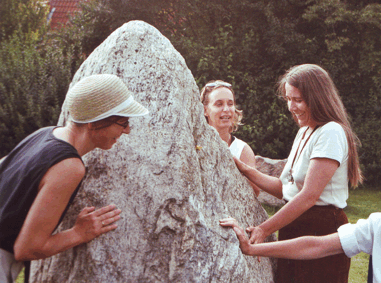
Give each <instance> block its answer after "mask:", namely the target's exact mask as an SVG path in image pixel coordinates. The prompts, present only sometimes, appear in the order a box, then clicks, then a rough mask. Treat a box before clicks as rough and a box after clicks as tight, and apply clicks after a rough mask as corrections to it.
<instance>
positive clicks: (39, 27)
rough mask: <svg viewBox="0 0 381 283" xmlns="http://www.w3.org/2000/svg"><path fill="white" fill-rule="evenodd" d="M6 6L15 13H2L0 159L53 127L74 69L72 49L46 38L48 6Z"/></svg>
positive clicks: (35, 3) (17, 3)
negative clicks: (9, 23) (26, 139)
mask: <svg viewBox="0 0 381 283" xmlns="http://www.w3.org/2000/svg"><path fill="white" fill-rule="evenodd" d="M12 2H13V1H11V2H9V3H7V2H6V5H8V6H9V5H11V6H12V7H13V8H14V9H16V7H17V9H16V10H11V11H10V13H11V14H12V15H8V14H6V13H5V12H4V10H1V13H2V15H6V18H8V19H10V18H11V17H13V20H14V21H15V23H17V24H16V25H14V26H12V28H13V29H12V28H11V27H7V26H6V25H5V23H4V22H1V29H2V31H3V32H2V40H1V42H0V141H1V145H2V146H1V149H0V155H1V156H3V155H6V154H7V153H8V152H9V151H10V150H11V149H12V148H13V147H14V146H15V145H16V144H17V143H18V142H19V141H20V140H22V139H23V138H24V137H25V136H27V135H28V134H30V133H32V132H33V131H35V130H37V129H38V128H40V127H43V126H47V125H55V124H56V123H57V120H58V116H59V114H60V109H61V105H62V102H63V100H64V98H65V94H66V91H67V88H68V86H69V84H70V81H71V78H72V76H73V74H74V71H75V70H76V69H77V68H78V64H77V62H76V61H75V58H74V57H73V56H72V54H73V47H72V46H67V47H65V48H64V49H62V48H60V45H59V44H58V41H57V39H53V38H50V37H49V36H48V33H47V31H48V26H47V22H46V15H47V13H48V7H47V6H44V5H43V4H44V3H43V2H40V1H35V0H33V1H29V2H28V1H19V2H17V1H15V2H13V3H12Z"/></svg>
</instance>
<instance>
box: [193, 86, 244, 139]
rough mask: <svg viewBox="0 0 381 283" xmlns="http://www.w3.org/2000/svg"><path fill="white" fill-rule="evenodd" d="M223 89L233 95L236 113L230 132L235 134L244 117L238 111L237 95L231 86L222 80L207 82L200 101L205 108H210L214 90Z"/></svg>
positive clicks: (240, 111)
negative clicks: (210, 96)
mask: <svg viewBox="0 0 381 283" xmlns="http://www.w3.org/2000/svg"><path fill="white" fill-rule="evenodd" d="M221 87H226V88H227V89H229V90H230V91H231V92H232V94H233V100H234V107H235V111H234V117H233V127H232V129H231V131H230V132H235V131H237V130H238V126H240V125H242V124H241V121H242V116H243V115H242V110H238V109H237V104H236V101H235V93H234V91H233V88H232V86H231V84H229V83H227V82H224V81H221V80H216V81H214V80H213V81H209V82H207V84H206V85H205V86H204V87H203V88H202V89H201V93H200V100H201V103H202V104H204V106H208V104H209V94H210V93H211V92H212V91H213V90H215V89H217V88H221ZM205 118H206V121H208V117H206V116H205ZM208 123H209V121H208Z"/></svg>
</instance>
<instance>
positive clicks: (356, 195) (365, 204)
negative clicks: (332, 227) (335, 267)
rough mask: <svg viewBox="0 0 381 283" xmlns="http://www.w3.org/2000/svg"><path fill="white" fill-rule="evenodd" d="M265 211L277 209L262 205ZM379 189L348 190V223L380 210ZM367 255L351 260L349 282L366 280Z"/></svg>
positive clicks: (272, 212) (380, 195) (380, 191)
mask: <svg viewBox="0 0 381 283" xmlns="http://www.w3.org/2000/svg"><path fill="white" fill-rule="evenodd" d="M264 208H265V209H266V211H267V213H268V214H269V215H273V214H274V213H275V212H276V211H277V209H276V208H274V207H270V206H267V205H264ZM380 208H381V190H380V189H378V190H376V189H364V188H357V189H355V190H352V189H351V190H350V192H349V199H348V206H347V207H346V208H345V209H344V211H345V213H346V214H347V216H348V219H349V222H350V223H356V222H357V220H359V219H360V218H368V216H369V214H371V213H372V212H377V211H381V209H380ZM368 261H369V255H368V254H365V253H360V254H358V255H356V256H354V257H352V260H351V269H350V271H349V282H350V283H359V282H366V281H367V276H368Z"/></svg>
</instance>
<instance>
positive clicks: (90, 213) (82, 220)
mask: <svg viewBox="0 0 381 283" xmlns="http://www.w3.org/2000/svg"><path fill="white" fill-rule="evenodd" d="M84 174H85V168H84V166H83V164H82V162H81V161H80V160H79V159H78V158H70V159H65V160H63V161H61V162H59V163H58V164H56V165H54V166H53V167H51V168H50V169H49V170H48V171H47V173H46V174H45V175H44V177H43V178H42V180H41V182H40V186H39V192H38V194H37V197H36V199H35V200H34V202H33V204H32V206H31V208H30V210H29V212H28V215H27V217H26V219H25V221H24V224H23V226H22V228H21V231H20V233H19V235H18V237H17V239H16V242H15V245H14V253H15V258H16V260H22V261H25V260H34V259H41V258H46V257H49V256H52V255H54V254H57V253H60V252H62V251H65V250H67V249H69V248H72V247H74V246H77V245H79V244H82V243H86V242H88V241H90V240H92V239H94V238H95V237H97V236H99V235H101V234H103V233H106V232H108V231H111V230H113V229H115V228H116V224H113V223H114V222H115V221H116V220H118V219H119V218H120V216H119V214H120V212H121V211H120V210H119V209H115V206H114V205H109V206H106V207H103V208H100V209H99V210H95V208H94V207H87V208H84V209H83V210H82V212H81V213H80V214H79V215H78V218H77V221H76V223H75V225H74V226H73V227H72V228H71V229H68V230H65V231H63V232H60V233H57V234H54V235H52V233H53V231H54V228H55V227H56V225H57V223H58V221H59V219H60V217H61V215H62V213H63V211H64V209H65V207H66V205H67V203H68V202H69V199H70V197H71V195H72V193H73V192H74V190H75V189H76V187H77V186H78V184H79V183H80V181H81V180H82V178H83V176H84Z"/></svg>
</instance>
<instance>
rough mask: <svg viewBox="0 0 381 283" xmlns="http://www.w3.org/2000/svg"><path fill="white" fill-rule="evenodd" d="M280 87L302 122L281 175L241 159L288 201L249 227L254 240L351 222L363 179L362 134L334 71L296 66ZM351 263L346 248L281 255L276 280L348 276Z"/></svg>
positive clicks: (250, 173)
mask: <svg viewBox="0 0 381 283" xmlns="http://www.w3.org/2000/svg"><path fill="white" fill-rule="evenodd" d="M278 92H279V95H280V96H281V97H283V98H285V100H286V101H287V106H288V109H289V111H290V112H291V114H292V116H293V118H294V120H295V121H296V122H297V123H298V125H299V127H300V129H299V132H298V133H297V135H296V138H295V140H294V144H293V146H292V149H291V152H290V155H289V157H288V160H287V163H286V165H285V167H284V169H283V172H282V174H281V176H280V177H279V178H275V177H270V176H267V175H265V174H263V173H261V172H259V171H258V170H256V169H255V168H251V167H249V166H247V165H246V164H244V163H242V162H240V161H239V160H237V159H235V161H236V164H237V166H238V168H239V169H240V170H241V172H242V173H243V174H244V175H246V177H248V178H249V180H251V181H252V182H253V183H254V184H256V185H257V186H258V187H259V188H261V189H263V190H264V191H267V192H268V193H271V194H272V195H274V196H276V197H278V198H283V199H284V200H285V201H286V204H285V205H284V206H283V207H282V208H281V209H280V210H279V211H278V212H277V213H276V214H274V215H273V216H272V217H271V218H269V219H268V220H266V221H265V222H263V223H262V224H260V225H259V226H257V227H248V228H247V229H246V231H247V232H250V234H251V235H250V243H252V244H256V243H262V242H263V241H264V239H265V238H266V237H267V236H269V235H270V234H272V233H274V232H275V231H278V230H279V240H286V239H292V238H296V237H300V236H306V235H314V236H322V235H328V234H331V233H334V232H336V231H337V228H339V226H341V225H343V224H345V223H348V219H347V216H346V215H345V213H344V211H343V208H345V207H346V206H347V203H346V200H347V199H348V183H350V184H351V185H352V186H354V187H355V186H357V185H358V183H361V182H362V175H361V170H360V166H359V158H358V154H357V145H358V139H357V137H356V135H355V134H354V133H353V131H352V129H351V126H350V123H349V121H348V116H347V113H346V111H345V108H344V106H343V103H342V101H341V99H340V97H339V95H338V91H337V89H336V87H335V85H334V83H333V81H332V79H331V77H330V76H329V74H328V73H327V72H326V71H325V70H324V69H322V68H321V67H319V66H317V65H312V64H304V65H299V66H294V67H292V68H291V69H289V70H288V71H287V72H286V73H285V75H283V76H282V77H281V78H280V80H279V87H278ZM222 225H224V220H222ZM225 226H231V225H229V224H226V225H225ZM349 267H350V259H349V258H347V257H346V256H345V255H344V254H341V255H334V256H330V257H326V258H323V259H316V260H307V261H303V260H287V259H280V260H279V261H278V271H277V280H276V282H277V283H279V282H287V283H289V282H316V283H320V282H348V273H349Z"/></svg>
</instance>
